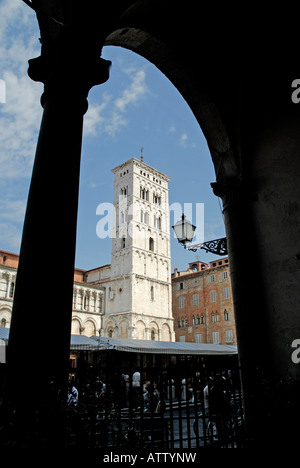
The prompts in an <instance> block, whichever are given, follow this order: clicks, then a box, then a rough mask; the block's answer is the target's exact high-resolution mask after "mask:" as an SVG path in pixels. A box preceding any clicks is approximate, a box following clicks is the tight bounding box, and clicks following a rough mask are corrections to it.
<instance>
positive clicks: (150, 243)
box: [149, 237, 154, 252]
mask: <svg viewBox="0 0 300 468" xmlns="http://www.w3.org/2000/svg"><path fill="white" fill-rule="evenodd" d="M149 250H152V252H154V239H153V238H152V237H150V238H149Z"/></svg>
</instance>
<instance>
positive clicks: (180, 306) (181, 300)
mask: <svg viewBox="0 0 300 468" xmlns="http://www.w3.org/2000/svg"><path fill="white" fill-rule="evenodd" d="M184 299H185V298H184V297H183V296H181V297H180V298H179V308H180V309H183V308H184Z"/></svg>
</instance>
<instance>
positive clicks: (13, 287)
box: [9, 283, 15, 297]
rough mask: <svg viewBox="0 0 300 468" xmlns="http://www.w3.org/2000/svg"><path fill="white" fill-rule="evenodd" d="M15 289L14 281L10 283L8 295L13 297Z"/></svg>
mask: <svg viewBox="0 0 300 468" xmlns="http://www.w3.org/2000/svg"><path fill="white" fill-rule="evenodd" d="M14 290H15V283H10V289H9V297H13V295H14Z"/></svg>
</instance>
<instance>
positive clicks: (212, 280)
mask: <svg viewBox="0 0 300 468" xmlns="http://www.w3.org/2000/svg"><path fill="white" fill-rule="evenodd" d="M216 279H217V278H216V275H210V276H209V277H208V282H209V283H215V281H216Z"/></svg>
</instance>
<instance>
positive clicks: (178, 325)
mask: <svg viewBox="0 0 300 468" xmlns="http://www.w3.org/2000/svg"><path fill="white" fill-rule="evenodd" d="M177 327H178V328H180V327H181V323H180V320H179V319H178V320H177Z"/></svg>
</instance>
